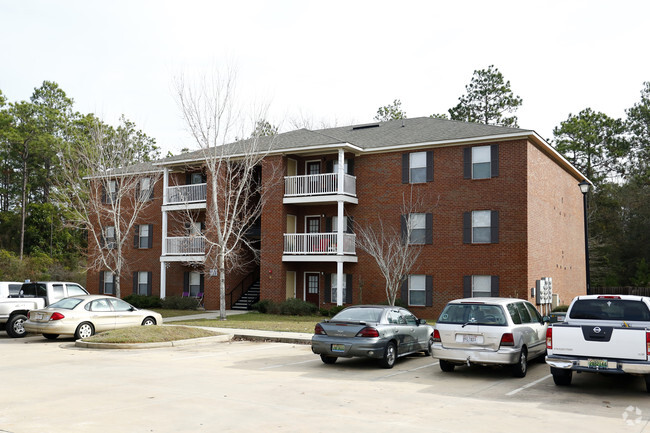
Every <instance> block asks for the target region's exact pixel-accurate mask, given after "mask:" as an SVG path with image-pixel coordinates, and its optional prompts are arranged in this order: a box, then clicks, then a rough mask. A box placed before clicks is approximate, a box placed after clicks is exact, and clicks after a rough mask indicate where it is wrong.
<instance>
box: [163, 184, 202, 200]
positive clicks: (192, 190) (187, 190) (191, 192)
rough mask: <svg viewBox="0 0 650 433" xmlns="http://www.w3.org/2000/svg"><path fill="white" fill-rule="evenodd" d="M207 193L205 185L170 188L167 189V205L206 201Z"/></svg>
mask: <svg viewBox="0 0 650 433" xmlns="http://www.w3.org/2000/svg"><path fill="white" fill-rule="evenodd" d="M207 191H208V188H207V184H205V183H197V184H192V185H179V186H170V187H168V188H167V204H179V203H191V202H197V201H205V200H206V198H207V196H208V192H207Z"/></svg>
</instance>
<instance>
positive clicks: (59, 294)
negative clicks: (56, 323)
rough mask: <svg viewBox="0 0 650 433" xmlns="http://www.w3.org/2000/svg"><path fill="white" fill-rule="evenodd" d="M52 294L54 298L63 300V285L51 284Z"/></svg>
mask: <svg viewBox="0 0 650 433" xmlns="http://www.w3.org/2000/svg"><path fill="white" fill-rule="evenodd" d="M52 292H53V293H54V298H56V299H61V298H64V297H65V296H64V294H63V293H64V292H63V284H52Z"/></svg>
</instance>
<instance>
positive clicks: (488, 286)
mask: <svg viewBox="0 0 650 433" xmlns="http://www.w3.org/2000/svg"><path fill="white" fill-rule="evenodd" d="M491 295H492V277H490V276H489V275H474V276H472V296H471V297H472V298H476V297H479V296H491Z"/></svg>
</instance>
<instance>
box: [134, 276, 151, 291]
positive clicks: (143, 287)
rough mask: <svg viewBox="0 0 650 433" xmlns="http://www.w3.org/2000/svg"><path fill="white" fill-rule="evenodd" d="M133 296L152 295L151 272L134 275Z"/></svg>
mask: <svg viewBox="0 0 650 433" xmlns="http://www.w3.org/2000/svg"><path fill="white" fill-rule="evenodd" d="M133 294H135V295H145V296H149V295H151V272H142V271H141V272H134V273H133Z"/></svg>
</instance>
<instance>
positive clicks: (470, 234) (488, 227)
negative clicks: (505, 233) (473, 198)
mask: <svg viewBox="0 0 650 433" xmlns="http://www.w3.org/2000/svg"><path fill="white" fill-rule="evenodd" d="M463 243H465V244H497V243H499V211H494V210H493V211H490V210H479V211H473V212H465V213H463Z"/></svg>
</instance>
